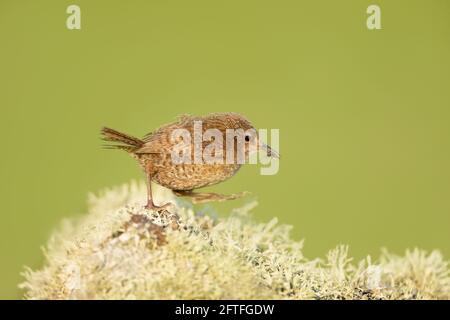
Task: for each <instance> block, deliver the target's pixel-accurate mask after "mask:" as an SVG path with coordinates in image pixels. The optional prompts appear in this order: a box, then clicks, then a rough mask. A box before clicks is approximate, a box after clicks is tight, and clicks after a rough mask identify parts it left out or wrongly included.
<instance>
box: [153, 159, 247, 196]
mask: <svg viewBox="0 0 450 320" xmlns="http://www.w3.org/2000/svg"><path fill="white" fill-rule="evenodd" d="M154 164H155V169H154V174H153V175H152V180H154V181H155V182H156V183H158V184H160V185H162V186H164V187H166V188H169V189H172V190H193V189H198V188H201V187H206V186H209V185H213V184H216V183H219V182H222V181H224V180H227V179H229V178H231V177H232V176H233V175H234V174H235V173H236V172H237V171H238V170H239V168H240V167H241V165H239V164H177V165H176V164H173V163H172V162H169V161H155V162H154Z"/></svg>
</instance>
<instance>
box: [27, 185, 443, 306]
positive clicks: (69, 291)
mask: <svg viewBox="0 0 450 320" xmlns="http://www.w3.org/2000/svg"><path fill="white" fill-rule="evenodd" d="M144 198H145V186H144V185H142V184H138V183H131V184H129V185H124V186H122V187H119V188H114V189H111V190H107V191H105V192H103V193H102V194H101V195H100V196H94V195H91V196H90V200H89V211H88V214H86V215H85V216H83V217H82V218H80V219H77V220H68V221H65V222H64V223H63V224H62V227H61V228H60V230H59V231H58V232H57V233H55V234H54V236H53V237H52V238H51V239H50V241H49V243H48V245H47V247H46V249H45V251H44V252H45V258H46V262H45V265H44V267H43V268H42V269H41V270H37V271H32V270H30V269H28V270H26V272H25V273H24V276H25V278H26V281H25V282H24V283H23V284H21V288H23V289H24V290H25V297H26V298H27V299H449V298H450V272H449V264H448V262H447V261H445V260H444V259H443V257H442V255H441V254H440V253H439V252H438V251H433V252H431V253H426V252H425V251H422V250H419V249H414V250H412V251H406V253H405V255H404V256H396V255H392V254H390V253H388V252H387V251H383V252H382V254H381V257H380V258H379V259H378V260H377V261H376V262H372V260H371V259H370V257H368V258H366V259H364V260H363V261H361V262H359V263H353V262H352V259H351V258H349V256H348V249H347V247H346V246H338V247H337V248H336V249H333V250H331V251H330V252H329V253H328V255H327V257H326V258H325V259H314V260H308V259H306V258H305V257H304V256H303V254H302V242H298V241H294V240H292V239H291V238H290V236H289V230H290V229H291V227H290V226H285V225H279V224H278V223H277V220H276V219H275V218H274V219H272V220H271V221H269V222H268V223H257V222H255V221H254V220H252V218H251V216H250V214H249V211H250V210H251V209H253V207H254V206H255V205H256V203H254V202H252V203H249V204H247V205H246V206H244V207H243V208H240V209H236V210H234V211H233V213H232V214H231V215H229V216H228V217H225V218H217V217H211V216H209V215H204V214H200V213H199V212H195V211H194V210H193V209H192V208H191V207H190V206H189V205H187V204H186V203H183V202H182V201H180V200H176V199H175V198H174V197H173V195H172V193H171V192H170V191H168V190H165V189H163V188H158V189H156V198H157V199H159V200H160V201H172V202H174V203H175V204H176V206H175V208H174V209H172V211H173V212H176V214H174V215H167V214H166V215H163V214H158V213H154V212H148V211H146V210H144V209H143V208H142V204H141V203H140V200H141V199H144Z"/></svg>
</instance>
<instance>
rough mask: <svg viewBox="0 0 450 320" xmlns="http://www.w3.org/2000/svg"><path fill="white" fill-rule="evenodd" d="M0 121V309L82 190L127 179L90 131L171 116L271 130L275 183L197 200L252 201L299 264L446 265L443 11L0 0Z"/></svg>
mask: <svg viewBox="0 0 450 320" xmlns="http://www.w3.org/2000/svg"><path fill="white" fill-rule="evenodd" d="M372 3H377V4H379V5H380V7H381V10H382V16H381V18H382V30H375V31H369V30H368V29H367V28H366V18H367V14H366V8H367V7H368V5H370V4H372ZM70 4H78V5H79V6H80V7H81V19H82V29H81V30H74V31H70V30H68V29H67V28H66V24H65V22H66V18H67V16H68V15H67V14H66V8H67V6H68V5H70ZM0 108H1V118H0V119H1V120H0V125H1V126H0V136H1V166H0V170H1V186H0V188H1V189H0V194H1V204H0V205H1V214H0V225H1V229H0V241H1V243H0V245H1V266H0V297H1V298H18V297H20V295H21V293H20V291H19V290H18V289H17V284H18V283H19V282H20V281H22V278H21V276H20V272H21V271H22V270H23V267H24V266H25V265H28V266H30V267H32V268H38V267H39V266H40V265H41V263H42V252H41V249H40V248H41V246H43V245H44V244H45V243H46V240H47V239H48V237H49V235H50V233H51V231H52V230H53V229H54V228H55V227H57V226H58V223H59V222H60V221H61V219H62V218H64V217H70V216H76V215H79V214H82V213H83V211H84V210H85V201H86V196H87V194H88V192H90V191H96V190H99V189H102V188H104V187H108V186H112V185H117V184H121V183H125V182H128V181H130V180H131V179H140V178H141V172H140V170H139V169H138V167H137V165H136V164H135V162H134V160H132V159H131V158H129V157H128V156H127V155H126V154H125V153H121V152H114V151H107V150H102V149H101V148H100V145H101V141H100V140H99V128H100V127H101V126H103V125H108V126H111V127H113V128H117V129H121V130H124V131H126V132H129V133H132V134H135V135H143V134H145V133H147V132H149V131H151V130H153V129H154V128H155V127H157V126H159V125H161V124H164V123H167V122H170V121H172V120H173V119H174V118H175V117H176V116H177V115H179V114H181V113H192V114H205V113H208V112H213V111H235V112H241V113H243V114H244V115H246V116H247V117H248V118H249V119H250V120H251V121H252V122H253V123H254V124H255V125H256V126H257V127H261V128H279V129H280V153H281V155H282V159H281V161H280V171H279V173H278V174H277V175H275V176H261V175H259V174H258V173H259V169H258V167H255V166H248V167H245V168H243V169H242V170H241V172H240V173H239V174H238V175H237V176H235V177H234V178H233V179H231V180H229V181H227V182H225V183H223V184H221V185H218V186H215V187H212V188H210V189H211V190H214V191H217V192H223V193H231V192H237V191H243V190H248V191H251V192H252V193H253V194H252V196H251V197H250V198H257V199H258V201H259V203H260V205H259V207H258V208H257V209H256V210H255V211H254V216H255V219H257V220H260V221H267V220H268V219H270V218H271V217H273V216H276V217H278V218H279V221H280V222H281V223H286V224H293V225H294V229H293V236H294V237H295V238H297V239H302V238H304V239H305V249H304V250H305V254H306V255H307V256H308V257H315V256H323V255H324V254H325V253H326V251H327V250H328V249H330V248H333V247H334V246H336V245H337V244H340V243H344V244H349V245H350V253H351V254H352V255H354V256H356V257H358V258H361V257H363V256H365V255H366V254H371V255H373V256H374V257H376V256H377V255H378V253H379V249H380V248H381V247H387V248H389V249H390V250H392V251H393V252H396V253H402V252H404V250H405V249H406V248H413V247H416V246H418V247H421V248H425V249H434V248H437V249H440V250H442V252H443V253H444V254H445V256H446V257H448V256H449V254H450V232H449V227H450V2H449V1H448V0H432V1H430V0H423V1H413V0H396V1H381V0H378V1H376V2H373V1H366V0H354V1H350V0H341V1H334V0H333V1H332V0H329V1H319V0H309V1H302V0H292V1H285V0H280V1H264V0H239V1H237V0H228V1H219V0H217V1H212V0H202V1H197V0H189V1H186V0H179V1H162V0H159V1H157V0H152V1H148V0H146V1H144V0H141V1H106V0H96V1H87V0H83V1H81V0H73V1H65V0H58V1H56V0H55V1H49V0H42V1H31V0H29V1H24V0H20V1H16V0H14V1H13V0H8V1H7V0H0ZM246 200H247V199H243V200H238V201H235V202H233V203H227V204H220V205H217V204H212V207H213V208H215V209H216V210H219V211H220V212H221V214H223V215H226V214H228V212H229V210H230V209H231V208H232V207H233V206H238V205H241V204H243V203H244V202H245V201H246Z"/></svg>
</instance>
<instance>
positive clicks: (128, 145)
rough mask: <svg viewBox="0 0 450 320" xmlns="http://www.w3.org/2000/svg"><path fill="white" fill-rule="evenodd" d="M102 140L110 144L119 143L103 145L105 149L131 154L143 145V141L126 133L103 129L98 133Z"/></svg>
mask: <svg viewBox="0 0 450 320" xmlns="http://www.w3.org/2000/svg"><path fill="white" fill-rule="evenodd" d="M100 133H101V136H102V140H104V141H110V142H119V143H121V144H113V145H105V146H104V148H107V149H121V150H125V151H128V152H133V151H134V150H137V149H139V148H141V147H142V146H143V145H144V141H142V140H141V139H138V138H136V137H133V136H130V135H128V134H126V133H122V132H119V131H117V130H114V129H111V128H107V127H103V128H102V129H101V131H100Z"/></svg>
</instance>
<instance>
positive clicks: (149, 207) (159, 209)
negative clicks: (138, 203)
mask: <svg viewBox="0 0 450 320" xmlns="http://www.w3.org/2000/svg"><path fill="white" fill-rule="evenodd" d="M171 205H172V202H167V203H165V204H163V205H161V206H157V205H156V204H154V203H153V202H151V201H149V202H147V204H146V205H145V207H144V208H145V209H147V210H152V211H156V212H162V211H167V208H168V207H170V206H171Z"/></svg>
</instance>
